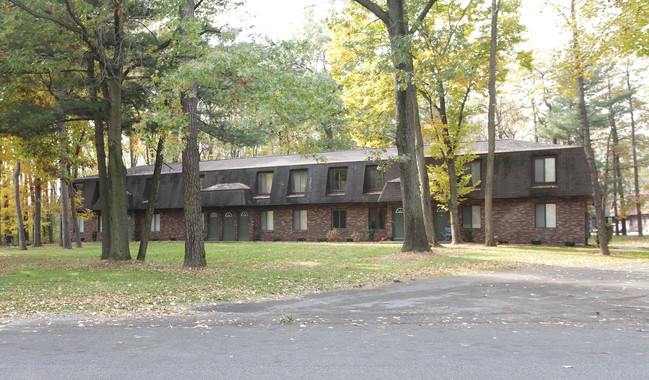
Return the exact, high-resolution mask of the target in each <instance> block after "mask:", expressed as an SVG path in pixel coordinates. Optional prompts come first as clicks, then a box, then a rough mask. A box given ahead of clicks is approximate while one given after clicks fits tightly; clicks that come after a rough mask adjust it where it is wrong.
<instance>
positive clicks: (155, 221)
mask: <svg viewBox="0 0 649 380" xmlns="http://www.w3.org/2000/svg"><path fill="white" fill-rule="evenodd" d="M151 232H160V214H153V218H152V219H151Z"/></svg>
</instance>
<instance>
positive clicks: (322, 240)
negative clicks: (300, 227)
mask: <svg viewBox="0 0 649 380" xmlns="http://www.w3.org/2000/svg"><path fill="white" fill-rule="evenodd" d="M318 241H319V242H320V243H322V242H325V241H327V238H326V237H321V238H318Z"/></svg>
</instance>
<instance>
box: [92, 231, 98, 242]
mask: <svg viewBox="0 0 649 380" xmlns="http://www.w3.org/2000/svg"><path fill="white" fill-rule="evenodd" d="M92 241H97V231H92Z"/></svg>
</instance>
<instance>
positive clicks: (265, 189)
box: [257, 172, 273, 195]
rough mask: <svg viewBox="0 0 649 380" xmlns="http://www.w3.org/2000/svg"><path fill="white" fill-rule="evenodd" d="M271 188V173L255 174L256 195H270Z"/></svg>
mask: <svg viewBox="0 0 649 380" xmlns="http://www.w3.org/2000/svg"><path fill="white" fill-rule="evenodd" d="M272 188H273V172H261V173H257V194H259V195H270V191H271V189H272Z"/></svg>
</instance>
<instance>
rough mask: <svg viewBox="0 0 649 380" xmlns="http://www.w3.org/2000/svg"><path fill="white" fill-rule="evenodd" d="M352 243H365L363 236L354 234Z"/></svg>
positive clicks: (357, 233)
mask: <svg viewBox="0 0 649 380" xmlns="http://www.w3.org/2000/svg"><path fill="white" fill-rule="evenodd" d="M352 241H353V242H354V243H360V242H361V241H363V235H361V233H360V232H353V233H352Z"/></svg>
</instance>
